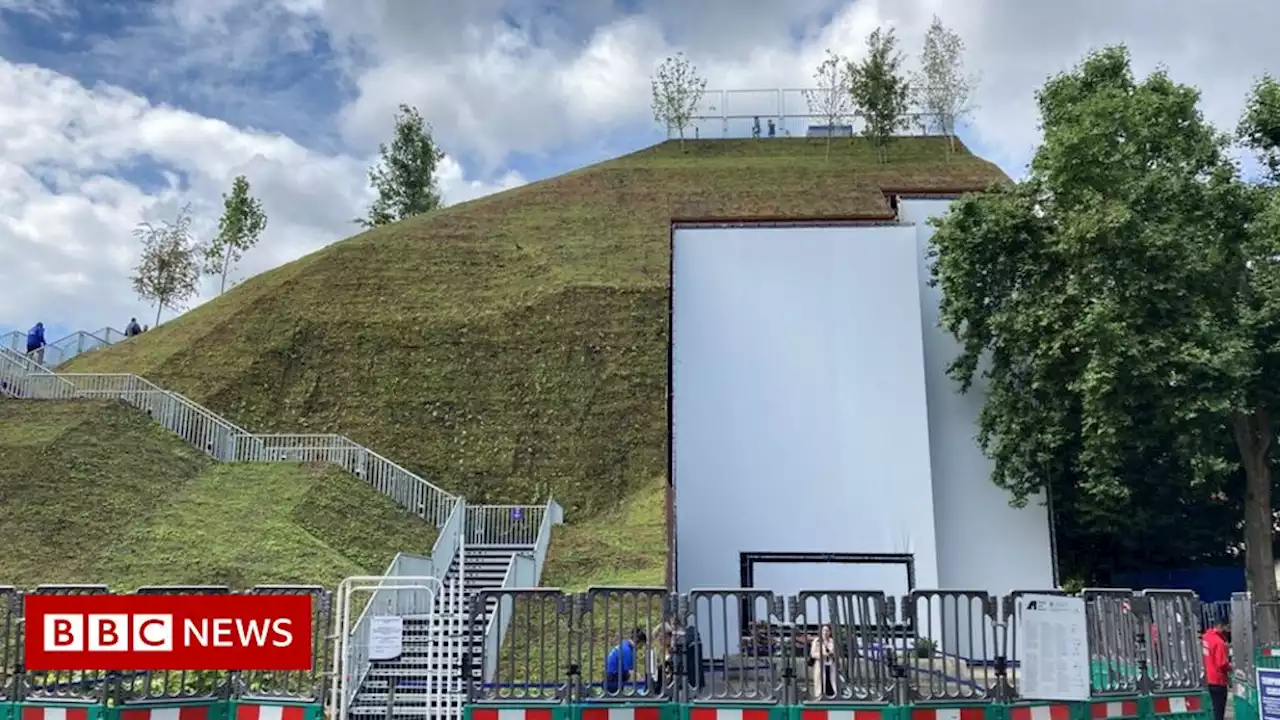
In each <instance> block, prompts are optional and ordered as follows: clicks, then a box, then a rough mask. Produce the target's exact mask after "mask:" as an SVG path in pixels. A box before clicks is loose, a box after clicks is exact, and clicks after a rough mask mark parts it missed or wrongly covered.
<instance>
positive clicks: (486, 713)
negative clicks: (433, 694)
mask: <svg viewBox="0 0 1280 720" xmlns="http://www.w3.org/2000/svg"><path fill="white" fill-rule="evenodd" d="M236 720H239V718H237V719H236ZM471 720H498V711H497V710H494V709H493V708H476V709H475V710H472V711H471Z"/></svg>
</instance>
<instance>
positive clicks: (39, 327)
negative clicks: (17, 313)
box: [27, 322, 45, 365]
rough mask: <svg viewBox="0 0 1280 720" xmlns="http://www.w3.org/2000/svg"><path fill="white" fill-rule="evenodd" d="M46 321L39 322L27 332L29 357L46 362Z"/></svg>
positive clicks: (38, 361) (40, 362)
mask: <svg viewBox="0 0 1280 720" xmlns="http://www.w3.org/2000/svg"><path fill="white" fill-rule="evenodd" d="M44 346H45V342H44V323H42V322H38V323H36V324H35V326H34V327H32V328H31V330H30V331H28V332H27V357H29V358H31V359H32V360H35V361H36V362H37V363H38V364H40V365H43V364H44Z"/></svg>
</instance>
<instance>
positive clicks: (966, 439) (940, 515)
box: [898, 200, 1053, 594]
mask: <svg viewBox="0 0 1280 720" xmlns="http://www.w3.org/2000/svg"><path fill="white" fill-rule="evenodd" d="M949 206H950V201H946V200H902V201H901V202H900V203H899V209H898V212H899V216H900V217H901V219H902V221H903V222H907V223H913V224H915V226H916V243H917V258H918V267H919V282H918V284H917V287H918V289H919V293H920V306H921V309H922V311H923V312H922V314H921V318H920V319H921V331H922V335H923V338H924V366H925V380H926V387H927V389H928V406H929V453H930V455H931V457H932V471H933V499H934V505H933V507H934V513H935V515H936V524H935V527H936V533H937V542H938V582H939V587H942V588H950V589H971V590H987V591H989V592H992V593H999V594H1004V593H1007V592H1009V591H1010V590H1017V589H1045V588H1052V587H1053V556H1052V551H1051V547H1050V542H1049V516H1048V512H1047V511H1046V508H1045V507H1044V504H1043V503H1044V501H1043V498H1033V499H1032V500H1031V501H1030V503H1029V504H1028V505H1027V507H1025V508H1022V509H1015V508H1012V507H1010V506H1009V496H1008V494H1007V493H1006V492H1005V491H1004V490H1001V489H1000V488H998V487H996V486H995V484H994V483H992V482H991V470H992V465H991V461H990V460H989V459H987V457H986V456H985V455H984V454H983V453H982V450H981V448H979V447H978V441H977V434H978V413H979V411H980V410H981V408H982V402H983V388H984V386H983V385H982V383H981V382H978V383H975V384H974V386H973V388H972V389H971V390H970V392H969V393H968V394H966V395H961V394H960V391H959V387H958V385H957V384H956V383H955V382H954V381H952V380H951V379H950V378H949V377H947V373H946V368H947V365H948V364H950V362H951V361H952V360H954V359H955V357H956V355H957V354H958V352H959V349H960V348H959V345H958V344H957V342H956V340H955V338H953V337H952V336H951V335H950V334H949V333H948V332H947V331H945V330H943V329H942V328H940V327H938V303H939V301H940V300H941V297H942V296H941V293H940V291H939V289H937V288H931V287H929V284H928V280H929V267H928V260H927V256H926V252H927V250H928V245H929V239H930V238H931V237H933V233H934V229H933V227H931V226H930V225H929V224H928V219H929V218H931V217H937V216H941V215H943V214H945V213H946V211H947V208H948V207H949Z"/></svg>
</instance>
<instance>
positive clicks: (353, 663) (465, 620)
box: [0, 333, 564, 720]
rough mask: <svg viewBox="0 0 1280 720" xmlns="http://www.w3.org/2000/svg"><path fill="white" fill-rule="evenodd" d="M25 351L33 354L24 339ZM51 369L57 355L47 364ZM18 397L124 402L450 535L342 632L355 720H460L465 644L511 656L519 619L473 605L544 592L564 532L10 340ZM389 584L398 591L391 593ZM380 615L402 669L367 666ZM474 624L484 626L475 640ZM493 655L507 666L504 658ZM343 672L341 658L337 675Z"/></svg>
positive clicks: (338, 688) (133, 378)
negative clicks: (491, 592)
mask: <svg viewBox="0 0 1280 720" xmlns="http://www.w3.org/2000/svg"><path fill="white" fill-rule="evenodd" d="M107 334H108V335H109V336H111V337H116V336H115V335H110V334H109V333H107ZM82 335H90V334H89V333H83V334H82ZM69 337H76V335H75V334H73V335H72V336H69ZM118 337H121V338H122V337H123V335H122V334H121V335H118ZM21 340H22V342H23V343H24V344H25V336H23V337H22V338H21ZM60 342H61V341H60ZM90 345H92V343H90V342H88V341H85V342H84V343H83V344H80V345H76V346H75V347H84V348H88V349H92V347H90ZM100 346H101V345H97V346H94V347H100ZM81 351H82V352H83V351H86V350H81ZM64 354H65V353H64ZM55 357H62V356H61V355H58V356H55ZM49 359H50V354H49V353H48V352H46V363H47V362H49ZM66 359H69V358H68V357H62V359H61V360H57V362H65V360H66ZM10 397H12V398H21V399H22V400H77V399H81V400H82V399H99V400H100V399H115V400H122V401H124V402H126V403H128V404H130V405H132V406H134V407H136V408H138V409H139V410H141V411H143V412H145V413H146V414H147V415H149V416H150V417H151V418H152V419H153V420H155V421H156V422H158V423H160V424H161V425H163V426H164V427H165V428H167V429H169V430H171V431H173V432H174V433H176V434H177V435H178V436H179V437H180V438H182V439H183V440H185V441H186V442H188V443H190V444H191V445H194V446H195V447H198V448H200V449H201V450H203V451H204V452H206V453H207V454H209V455H210V456H212V457H214V458H215V459H217V460H221V461H225V462H269V461H276V462H323V463H331V464H334V465H337V466H339V467H341V468H343V469H345V470H346V471H348V472H350V473H352V474H353V475H355V476H356V477H359V478H360V479H361V480H363V481H365V482H367V483H369V484H370V485H371V486H373V487H374V488H375V489H377V490H378V491H379V492H381V493H382V494H384V495H386V496H388V497H390V498H391V499H392V500H394V501H395V502H396V503H398V504H400V505H401V506H403V507H405V508H406V509H408V510H409V511H410V512H412V513H414V514H415V515H417V516H418V517H420V518H422V519H423V520H424V521H426V522H429V523H431V524H433V525H434V526H436V527H437V528H438V529H439V531H440V534H439V536H438V537H437V539H436V543H435V547H433V548H432V552H431V556H430V557H423V556H414V555H407V554H404V553H402V554H401V555H397V556H396V559H395V560H394V561H393V562H392V563H391V565H390V567H388V568H387V570H386V571H385V572H384V573H383V575H382V576H380V578H378V579H377V580H378V584H377V586H378V589H377V590H376V592H374V594H373V596H372V597H370V598H368V603H367V606H365V611H364V612H363V613H362V614H361V615H360V617H359V619H358V621H357V620H356V618H354V617H348V618H346V623H347V624H343V625H342V627H346V628H349V629H348V631H347V633H346V634H345V635H343V636H342V637H339V649H338V650H337V652H335V658H341V660H340V661H341V663H342V667H344V668H347V670H348V673H347V674H348V675H349V677H342V674H341V673H337V672H335V673H334V682H333V688H332V691H333V693H334V695H335V697H337V696H339V695H340V696H342V697H344V698H345V702H344V707H345V708H346V712H345V718H362V717H364V718H384V719H385V718H389V717H411V718H420V717H431V718H449V719H450V720H457V719H458V718H461V717H462V702H463V698H464V684H463V678H462V674H461V670H462V662H463V655H464V654H465V653H468V652H470V653H471V655H472V657H479V656H480V654H481V653H480V646H479V645H477V646H474V647H471V648H464V647H463V643H465V642H469V641H471V640H469V639H471V638H479V640H476V641H475V642H478V643H483V644H484V645H485V646H487V647H488V648H489V649H490V650H491V651H492V650H493V649H494V648H496V647H499V646H501V644H502V638H503V636H504V634H505V632H506V623H507V622H509V620H510V614H509V613H502V614H499V615H498V617H497V618H496V619H495V613H494V609H495V608H494V607H487V608H485V609H484V612H483V613H482V614H478V615H477V616H476V617H475V618H472V617H471V613H470V601H471V599H472V598H474V597H476V596H477V594H478V593H480V592H481V591H483V590H487V589H496V588H517V587H526V588H527V587H536V586H537V584H538V580H539V579H540V578H541V573H542V567H543V565H544V563H545V560H546V555H547V549H548V547H549V545H550V539H551V528H552V526H554V525H559V524H561V523H563V521H564V511H563V509H561V507H560V506H559V505H558V504H557V503H556V502H555V501H554V500H551V501H548V502H547V504H546V505H483V506H468V505H467V503H466V500H465V499H464V498H461V497H459V496H456V495H453V494H452V493H448V492H446V491H444V490H442V489H440V488H439V487H436V486H435V485H433V484H431V483H430V482H428V481H427V480H425V479H424V478H422V477H419V476H418V475H416V474H414V473H412V472H410V471H409V470H406V469H405V468H403V467H401V466H400V465H397V464H395V463H393V462H391V461H390V460H388V459H387V458H385V457H383V456H381V455H379V454H377V453H375V452H374V451H372V450H370V449H368V448H366V447H364V446H362V445H360V444H358V443H356V442H354V441H352V440H350V439H349V438H346V437H343V436H341V435H316V434H307V435H302V434H299V435H285V434H255V433H250V432H248V431H246V430H245V429H243V428H241V427H239V426H237V425H234V424H232V423H231V422H229V421H228V420H226V419H224V418H222V417H221V416H219V415H217V414H216V413H214V412H213V411H211V410H209V409H207V408H205V407H202V406H200V405H198V404H196V403H195V402H192V401H191V400H190V399H188V398H186V397H184V396H182V395H180V394H178V393H175V392H172V391H169V390H165V389H163V388H161V387H159V386H157V385H155V384H153V383H151V382H149V381H147V380H145V379H143V378H141V377H138V376H137V375H130V374H93V373H59V372H56V371H55V370H53V369H51V368H50V367H49V366H48V365H47V364H46V365H41V364H39V363H36V362H35V361H34V360H32V359H31V358H29V357H27V356H26V354H25V353H23V352H22V351H20V350H15V349H13V348H11V347H8V346H7V345H6V344H5V343H4V336H0V398H10ZM414 578H432V579H433V581H435V582H438V587H439V591H438V592H437V593H436V595H435V596H434V598H435V599H434V602H433V603H431V607H425V606H421V607H419V606H417V605H415V602H414V599H413V594H414V593H415V592H416V593H419V595H418V596H417V597H421V595H420V592H421V591H419V590H410V591H406V590H405V589H404V588H402V589H400V590H397V589H395V587H396V580H397V579H400V580H407V581H414V580H413V579H414ZM414 582H416V581H414ZM383 583H386V588H388V589H383V588H384V586H383ZM406 587H407V586H406ZM405 592H408V594H409V596H410V602H409V603H408V604H407V605H405V604H404V603H402V602H401V598H400V593H405ZM371 608H372V609H373V612H370V609H371ZM379 616H398V617H401V618H402V621H403V635H402V641H401V650H402V651H401V654H400V656H399V657H398V658H396V659H394V660H388V661H381V660H376V661H371V660H369V658H368V654H369V653H368V644H369V637H370V630H371V627H372V619H373V618H374V617H379ZM471 624H474V625H477V626H480V625H482V626H483V627H477V628H475V629H476V631H477V632H475V633H471V632H468V629H469V628H468V625H471ZM488 655H490V656H493V657H494V659H495V660H496V653H493V652H490V653H489V654H488ZM338 662H339V660H337V659H336V660H335V667H336V665H337V664H338ZM491 672H492V669H491V668H481V667H474V668H473V669H472V673H471V675H472V678H473V679H476V680H478V679H481V678H483V677H484V675H485V674H486V673H491ZM345 718H344V720H345Z"/></svg>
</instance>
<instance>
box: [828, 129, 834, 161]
mask: <svg viewBox="0 0 1280 720" xmlns="http://www.w3.org/2000/svg"><path fill="white" fill-rule="evenodd" d="M835 132H836V124H835V123H834V122H832V123H828V124H827V161H828V162H829V161H830V160H831V136H832V135H834V134H835Z"/></svg>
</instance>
